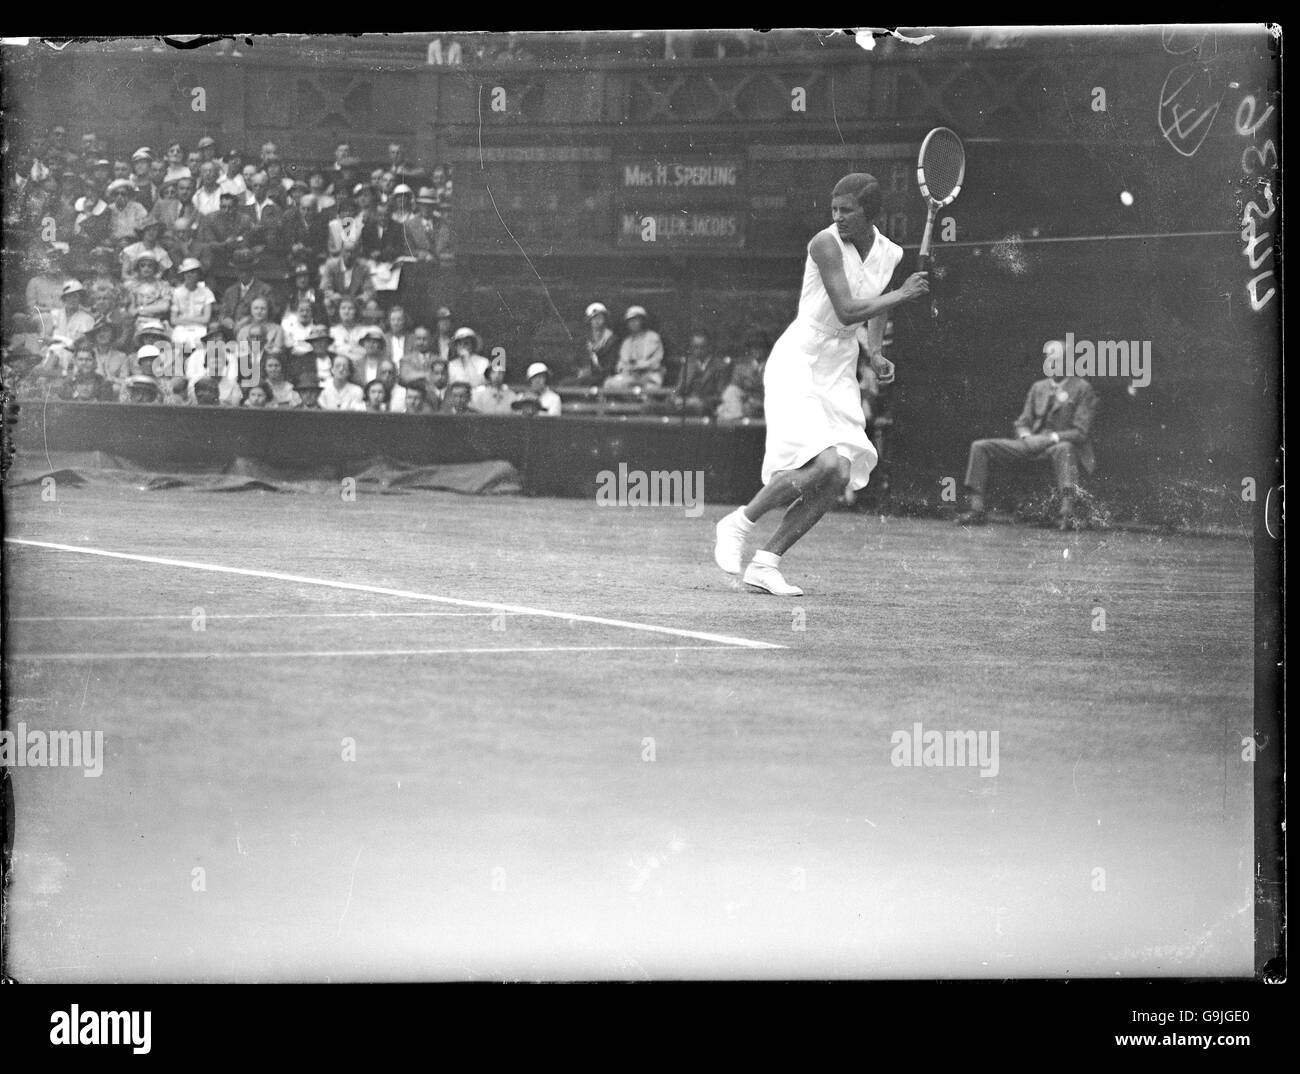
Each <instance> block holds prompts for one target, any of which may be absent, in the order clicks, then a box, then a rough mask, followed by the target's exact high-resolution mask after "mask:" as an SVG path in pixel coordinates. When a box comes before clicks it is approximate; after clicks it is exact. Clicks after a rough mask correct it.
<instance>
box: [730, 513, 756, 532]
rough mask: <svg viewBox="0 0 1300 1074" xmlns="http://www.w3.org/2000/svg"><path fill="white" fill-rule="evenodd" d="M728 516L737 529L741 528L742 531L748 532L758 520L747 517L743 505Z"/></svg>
mask: <svg viewBox="0 0 1300 1074" xmlns="http://www.w3.org/2000/svg"><path fill="white" fill-rule="evenodd" d="M727 518H728V519H730V521H731V524H732V525H733V526H735V527H736V529H738V530H740V532H741V533H748V532H749V531H750V530H752V529H753V528H754V527H755V526H756V525H757V523H756V522H751V521H750V520H749V519H747V518H746V517H745V509H744V508H743V507H737V508H736V509H735V510H734V511H732V512H731V514H729V515H728V516H727Z"/></svg>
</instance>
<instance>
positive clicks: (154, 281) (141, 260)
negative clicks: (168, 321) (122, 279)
mask: <svg viewBox="0 0 1300 1074" xmlns="http://www.w3.org/2000/svg"><path fill="white" fill-rule="evenodd" d="M132 268H133V269H134V274H133V275H132V277H131V278H130V279H128V280H127V281H126V285H125V286H126V293H127V302H128V304H129V309H130V311H131V315H132V316H133V317H134V318H135V319H136V330H137V331H138V330H139V326H140V322H141V320H143V319H144V318H148V317H157V318H166V317H168V316H170V315H171V311H172V287H171V284H169V283H168V282H167V281H166V280H161V279H159V278H158V255H157V254H155V253H152V252H151V251H149V250H144V251H142V252H141V253H138V254H136V257H135V264H134V265H133V266H132Z"/></svg>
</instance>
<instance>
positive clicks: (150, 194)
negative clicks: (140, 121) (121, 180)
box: [130, 146, 158, 209]
mask: <svg viewBox="0 0 1300 1074" xmlns="http://www.w3.org/2000/svg"><path fill="white" fill-rule="evenodd" d="M152 165H153V150H151V149H150V148H149V147H148V146H141V147H140V148H139V149H137V150H136V151H135V152H134V153H132V154H131V176H130V179H131V185H132V186H133V187H135V198H136V201H138V202H140V204H141V205H143V206H144V207H145V208H146V209H152V208H153V205H154V202H155V201H157V200H158V186H157V184H155V183H154V181H153V175H152V174H151V172H150V168H151V166H152Z"/></svg>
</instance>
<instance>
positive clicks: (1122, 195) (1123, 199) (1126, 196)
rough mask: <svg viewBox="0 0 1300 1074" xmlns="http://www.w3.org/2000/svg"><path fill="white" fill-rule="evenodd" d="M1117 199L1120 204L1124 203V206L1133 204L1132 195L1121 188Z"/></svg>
mask: <svg viewBox="0 0 1300 1074" xmlns="http://www.w3.org/2000/svg"><path fill="white" fill-rule="evenodd" d="M1119 200H1120V204H1121V205H1124V206H1129V205H1132V204H1133V195H1132V194H1130V193H1129V192H1128V191H1127V190H1121V191H1120V192H1119Z"/></svg>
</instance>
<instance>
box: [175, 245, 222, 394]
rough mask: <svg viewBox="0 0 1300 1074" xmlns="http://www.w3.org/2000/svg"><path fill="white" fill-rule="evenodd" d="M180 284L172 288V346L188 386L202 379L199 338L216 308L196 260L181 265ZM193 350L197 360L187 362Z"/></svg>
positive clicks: (203, 368)
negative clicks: (183, 366) (182, 367)
mask: <svg viewBox="0 0 1300 1074" xmlns="http://www.w3.org/2000/svg"><path fill="white" fill-rule="evenodd" d="M179 271H180V275H181V284H180V286H179V287H175V288H173V289H172V308H171V322H172V344H173V345H174V346H175V347H176V352H177V354H178V355H180V356H181V357H182V359H184V360H185V376H186V378H187V379H188V380H189V381H190V383H191V384H193V383H194V381H196V380H198V379H199V378H200V377H202V376H204V375H205V374H206V371H207V367H206V365H205V364H204V356H203V347H202V343H203V338H204V336H206V335H207V331H208V322H209V321H211V320H212V311H213V310H214V309H215V308H216V305H217V296H216V295H214V294H213V293H212V290H211V289H210V288H209V287H208V285H207V284H206V283H204V282H203V279H202V277H203V263H202V262H201V261H199V259H198V258H197V257H191V258H189V259H188V260H186V261H183V262H181V267H180V270H179ZM196 347H197V360H196V361H191V360H190V359H191V357H192V356H193V355H194V353H195V350H196Z"/></svg>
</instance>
